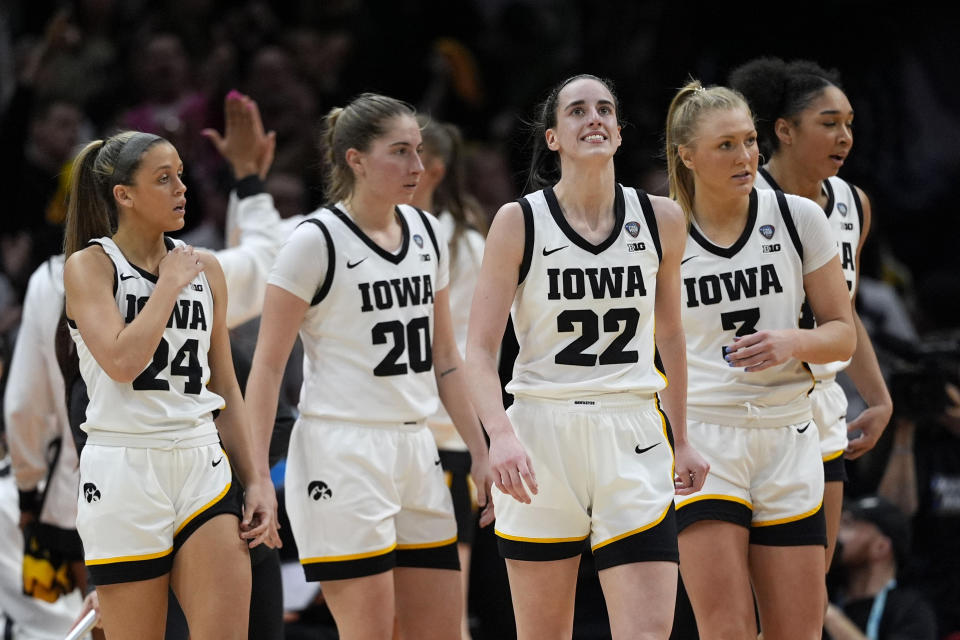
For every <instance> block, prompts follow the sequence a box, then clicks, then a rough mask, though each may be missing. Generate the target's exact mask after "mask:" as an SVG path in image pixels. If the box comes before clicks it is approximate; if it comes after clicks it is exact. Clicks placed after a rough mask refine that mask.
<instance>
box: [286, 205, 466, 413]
mask: <svg viewBox="0 0 960 640" xmlns="http://www.w3.org/2000/svg"><path fill="white" fill-rule="evenodd" d="M397 216H398V219H399V221H400V224H401V226H402V233H403V241H402V243H401V246H400V250H399V252H397V253H395V254H394V253H390V252H389V251H386V250H384V249H383V248H381V247H380V246H379V245H377V244H376V243H375V242H374V241H373V240H371V239H370V238H369V237H368V236H367V235H366V234H365V233H364V232H363V231H362V230H361V229H360V228H359V227H358V226H357V225H356V224H355V223H354V222H353V220H351V219H350V217H349V216H348V215H347V214H346V213H345V212H344V211H343V209H342V208H339V207H337V206H334V207H331V208H329V209H326V208H325V209H320V210H318V211H317V212H315V213H314V214H313V215H311V216H310V217H309V218H307V220H306V221H304V223H303V224H304V225H308V224H313V225H316V226H317V227H318V228H319V229H320V231H321V232H322V235H323V240H322V241H324V242H325V243H326V248H327V257H328V266H327V269H326V273H325V275H324V279H323V282H321V283H318V288H317V294H316V296H315V297H314V299H313V300H312V301H311V307H310V309H309V310H308V311H307V314H306V317H305V318H304V321H303V324H302V325H301V327H300V337H301V339H302V340H303V348H304V362H303V387H302V389H301V392H300V405H299V406H300V412H301V413H302V414H303V415H307V416H313V417H318V418H327V419H335V420H351V421H362V422H391V423H396V422H418V421H421V420H424V419H426V417H427V416H429V415H431V414H433V412H434V411H435V410H436V408H437V405H438V404H439V399H438V397H437V390H436V385H435V382H434V376H433V355H432V352H433V303H434V296H435V294H436V292H437V291H439V290H440V289H443V288H444V287H446V286H447V280H448V273H447V263H446V256H445V255H444V256H443V261H442V262H441V260H440V257H441V256H440V253H441V249H442V251H443V252H444V253H445V252H446V247H440V245H438V243H437V238H438V237H441V236H440V235H439V233H440V231H439V223H438V222H437V220H436V218H434V217H433V216H431V215H429V214H425V213H421V212H419V211H418V210H416V209H414V208H413V207H408V206H404V205H401V206H398V207H397Z"/></svg>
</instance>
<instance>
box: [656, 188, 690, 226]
mask: <svg viewBox="0 0 960 640" xmlns="http://www.w3.org/2000/svg"><path fill="white" fill-rule="evenodd" d="M649 197H650V204H651V205H653V213H654V215H655V216H656V218H657V225H658V226H659V227H660V228H661V229H664V230H668V231H669V232H672V233H680V234H686V229H687V218H686V216H685V215H684V214H683V209H681V208H680V205H679V204H677V203H676V202H675V201H674V200H671V199H670V198H664V197H663V196H649Z"/></svg>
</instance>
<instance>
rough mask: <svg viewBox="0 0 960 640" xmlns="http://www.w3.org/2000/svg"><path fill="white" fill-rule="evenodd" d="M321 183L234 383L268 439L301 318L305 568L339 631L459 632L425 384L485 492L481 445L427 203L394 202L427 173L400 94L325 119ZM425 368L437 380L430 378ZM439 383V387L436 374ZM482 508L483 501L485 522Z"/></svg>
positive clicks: (297, 484) (300, 494) (279, 265)
mask: <svg viewBox="0 0 960 640" xmlns="http://www.w3.org/2000/svg"><path fill="white" fill-rule="evenodd" d="M325 124H326V132H325V143H326V147H327V152H328V166H329V167H330V174H329V176H328V184H327V195H328V198H329V201H330V202H332V203H335V204H331V205H330V206H328V207H325V208H322V209H320V210H318V211H317V212H315V214H313V215H312V216H310V217H309V219H308V220H307V221H305V222H304V223H303V224H302V225H300V226H299V227H298V228H297V229H296V230H295V231H294V232H293V234H292V235H291V237H290V238H289V240H288V241H287V243H286V244H285V245H284V247H283V248H282V249H281V250H280V253H279V255H278V257H277V261H276V264H275V265H274V269H273V272H272V274H271V276H270V279H269V284H268V287H267V294H266V299H265V302H264V310H263V319H262V321H261V326H260V334H259V337H258V340H257V348H256V351H255V353H254V358H253V366H252V369H251V372H250V377H249V379H248V383H247V401H248V406H250V407H252V408H254V414H253V415H254V420H255V425H256V427H257V428H258V430H259V435H258V438H259V442H258V446H259V447H261V448H263V449H264V450H266V447H267V445H268V443H269V436H270V431H271V428H272V425H273V422H274V414H275V407H276V403H277V394H278V390H279V384H280V379H281V376H282V372H283V368H284V365H285V363H286V361H287V356H288V354H289V353H290V349H291V347H292V344H293V341H294V338H295V337H296V335H297V332H298V331H299V332H300V336H301V338H302V340H303V344H304V383H303V390H302V392H301V396H300V398H301V400H300V407H299V408H300V418H299V420H298V421H297V423H296V425H295V426H294V429H293V433H292V435H291V441H290V448H289V455H288V458H287V471H286V478H285V481H284V486H285V499H286V507H287V513H288V514H289V516H290V523H291V527H292V529H293V534H294V538H295V539H296V542H297V548H298V551H299V553H300V561H301V563H302V564H303V567H304V571H305V574H306V577H307V580H310V581H320V583H321V585H322V589H323V593H324V595H325V597H326V600H327V603H328V605H329V606H330V610H331V612H332V613H333V617H334V619H335V620H336V623H337V628H338V631H339V634H340V637H341V638H344V639H345V640H352V639H358V638H364V639H368V638H383V639H384V640H387V639H389V638H391V637H392V633H393V627H394V616H395V614H396V617H397V620H398V623H399V628H400V633H401V635H402V637H406V638H445V639H450V638H456V637H458V636H459V633H460V624H461V616H462V615H463V612H462V606H463V600H462V597H461V595H460V580H459V576H458V575H457V572H456V571H457V569H458V568H459V562H458V558H457V544H456V543H457V525H456V521H455V519H454V515H453V506H452V504H451V499H450V493H449V491H448V490H447V488H446V485H445V483H444V478H443V470H442V469H441V467H440V459H439V458H438V456H437V448H436V445H435V444H434V441H433V436H432V435H431V433H430V430H429V429H428V428H427V426H426V420H427V417H428V416H430V415H433V413H434V411H435V410H436V408H437V389H439V395H440V398H441V400H442V401H443V404H444V406H445V407H446V409H447V410H448V411H449V413H450V416H451V417H452V419H453V422H454V424H455V425H457V429H458V431H459V433H460V435H461V437H462V438H463V440H464V441H465V442H466V444H467V447H468V449H469V452H470V456H471V459H472V475H473V477H474V478H477V479H479V481H478V482H477V488H478V502H479V504H480V505H481V506H484V505H485V504H486V486H487V483H489V479H488V472H487V453H486V443H485V442H484V440H483V434H482V432H481V430H480V424H479V422H478V420H477V417H476V414H475V413H474V411H473V408H472V406H471V405H470V402H469V399H468V397H467V392H466V388H465V383H464V381H463V378H462V375H463V374H462V371H461V370H460V369H461V368H462V366H461V357H460V355H459V352H458V351H457V346H456V342H455V340H454V333H453V326H452V324H451V321H450V311H449V307H448V298H449V288H448V286H447V284H448V261H449V256H448V251H447V248H446V246H444V245H443V244H441V242H440V239H441V238H443V236H442V230H441V229H440V226H439V224H438V223H437V220H436V218H433V217H432V216H430V215H428V214H425V213H422V212H420V211H418V210H417V209H414V208H413V207H410V206H408V205H406V204H405V203H408V202H410V200H411V198H412V197H413V194H414V191H415V190H416V187H417V182H418V181H419V179H420V176H421V174H422V173H423V165H422V163H421V161H420V152H421V136H420V128H419V125H418V124H417V121H416V118H415V115H414V112H413V110H412V108H411V107H410V106H409V105H407V104H406V103H403V102H400V101H398V100H394V99H393V98H389V97H385V96H380V95H376V94H363V95H361V96H359V97H357V98H356V99H355V100H353V101H352V102H351V103H350V104H348V105H347V106H346V107H344V108H342V109H341V108H335V109H333V110H332V111H331V112H330V113H329V114H328V115H327V117H326V123H325ZM434 380H435V382H434ZM434 385H436V386H434ZM489 517H492V513H489V511H488V512H487V514H486V515H483V514H482V517H481V521H482V523H485V522H486V519H487V518H489Z"/></svg>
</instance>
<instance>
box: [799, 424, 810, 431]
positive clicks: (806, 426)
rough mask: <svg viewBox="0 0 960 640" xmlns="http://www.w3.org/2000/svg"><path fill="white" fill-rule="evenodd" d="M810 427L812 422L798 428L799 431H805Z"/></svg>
mask: <svg viewBox="0 0 960 640" xmlns="http://www.w3.org/2000/svg"><path fill="white" fill-rule="evenodd" d="M809 428H810V423H809V422H808V423H807V424H805V425H803V429H797V433H803V432H804V431H806V430H807V429H809Z"/></svg>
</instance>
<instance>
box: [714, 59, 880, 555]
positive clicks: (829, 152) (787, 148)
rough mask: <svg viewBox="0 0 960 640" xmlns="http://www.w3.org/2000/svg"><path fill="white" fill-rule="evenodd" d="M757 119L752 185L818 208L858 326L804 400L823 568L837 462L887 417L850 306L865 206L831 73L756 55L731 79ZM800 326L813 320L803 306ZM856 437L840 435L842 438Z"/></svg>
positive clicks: (834, 514)
mask: <svg viewBox="0 0 960 640" xmlns="http://www.w3.org/2000/svg"><path fill="white" fill-rule="evenodd" d="M730 83H731V85H732V86H733V87H734V88H736V89H737V90H738V91H740V93H742V94H743V95H744V97H746V99H747V101H748V102H749V103H750V106H751V108H752V109H753V111H754V113H755V114H756V116H757V123H758V124H757V128H758V130H759V132H760V148H761V149H763V152H764V155H765V156H766V157H767V158H768V159H769V161H768V162H767V164H766V165H764V166H762V167H760V168H759V169H758V175H757V188H766V189H779V190H781V191H783V192H785V193H793V194H796V195H799V196H804V197H806V198H809V199H811V200H813V201H814V202H816V203H817V204H819V205H820V206H821V207H822V208H823V211H824V213H826V215H827V220H828V221H829V223H830V228H831V229H832V231H833V233H834V236H835V238H836V241H837V246H838V247H840V262H841V266H842V267H843V272H844V277H845V278H846V280H847V285H848V287H849V289H850V305H851V313H852V314H853V321H854V324H855V326H856V329H857V350H856V351H855V352H854V354H853V358H851V359H850V360H844V361H839V362H831V363H828V364H825V365H812V366H811V367H810V370H811V371H812V372H813V375H814V376H815V377H816V380H817V384H816V386H815V387H814V389H813V392H812V393H811V394H810V400H811V402H813V415H814V422H815V423H816V425H817V429H818V430H819V432H820V455H821V457H822V458H823V475H824V481H825V482H826V488H825V491H824V501H823V502H824V504H823V507H824V513H825V515H826V518H827V555H826V558H827V570H828V571H829V570H830V561H831V560H832V559H833V551H834V548H835V546H836V543H837V532H838V531H839V529H840V513H841V511H842V507H843V483H844V481H846V479H847V472H846V467H845V465H844V458H847V459H851V460H852V459H855V458H859V457H860V456H861V455H863V454H864V453H866V452H867V451H869V450H870V449H872V448H873V445H875V444H876V443H877V440H878V439H879V438H880V435H881V434H882V433H883V430H884V428H885V427H886V426H887V422H889V421H890V416H891V415H892V414H893V401H892V400H891V398H890V392H889V391H888V390H887V385H886V383H884V380H883V374H882V373H881V372H880V365H879V363H878V362H877V356H876V353H874V350H873V344H872V343H871V342H870V336H869V335H867V332H866V330H865V329H864V328H863V323H861V322H860V316H859V315H858V314H857V310H856V306H855V305H854V304H853V303H854V300H855V299H856V294H857V283H858V280H859V268H860V252H861V250H862V249H863V243H864V242H865V241H866V239H867V234H868V233H869V232H870V220H871V215H870V201H869V200H868V199H867V196H866V194H864V193H863V191H861V190H860V189H859V188H858V187H857V186H855V185H852V184H850V183H849V182H847V181H845V180H843V179H842V178H840V177H838V176H837V171H839V169H840V167H842V166H843V163H844V162H845V161H846V159H847V156H848V155H849V153H850V150H851V148H852V146H853V108H852V107H851V106H850V101H849V100H847V96H846V95H845V94H844V93H843V89H841V88H840V78H839V75H838V74H837V73H836V72H835V71H827V70H826V69H823V68H821V67H820V66H819V65H817V64H816V63H813V62H808V61H806V60H797V61H794V62H790V63H787V62H784V61H783V60H780V59H779V58H758V59H756V60H752V61H750V62H748V63H746V64H744V65H742V66H740V67H738V68H736V69H735V70H734V71H733V73H731V75H730ZM804 311H805V313H804V317H803V322H804V323H805V325H804V326H807V327H811V326H813V325H814V323H815V322H816V319H815V318H814V317H813V316H812V314H811V313H810V309H809V307H805V308H804ZM844 370H846V372H847V374H848V375H849V376H850V379H851V380H853V383H854V384H855V385H856V387H857V390H858V391H859V392H860V395H861V396H863V399H864V401H865V402H866V403H867V409H866V410H864V411H863V412H862V413H861V414H860V415H859V416H857V418H856V419H855V420H853V421H852V422H851V423H850V424H849V425H847V420H846V414H847V397H846V395H845V394H844V391H843V389H842V388H841V387H840V385H839V384H838V383H837V380H836V376H837V373H839V372H840V371H844ZM848 432H851V433H853V434H854V435H853V437H852V438H849V439H848V437H847V433H848Z"/></svg>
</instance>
